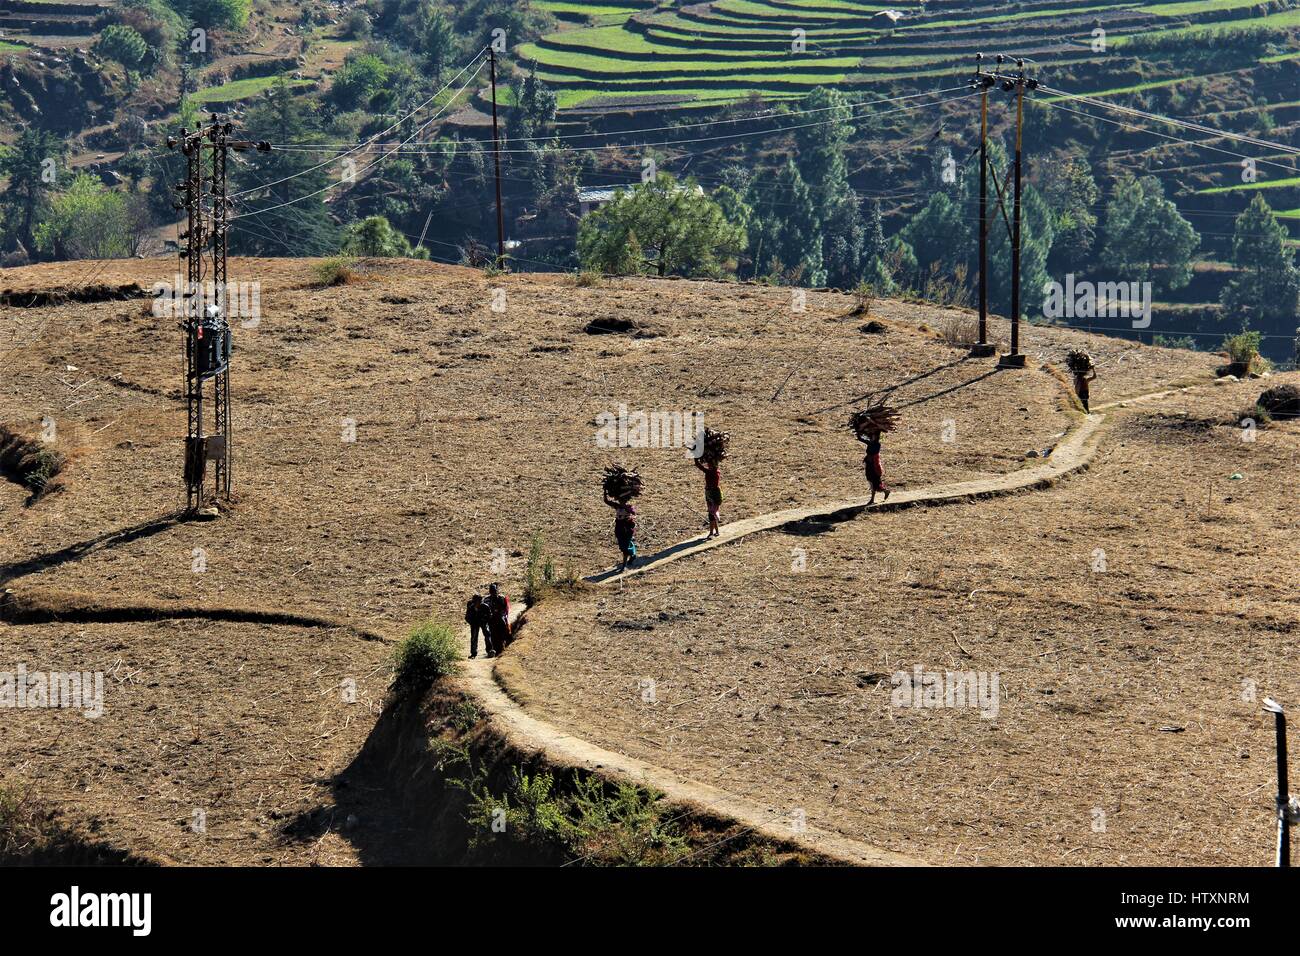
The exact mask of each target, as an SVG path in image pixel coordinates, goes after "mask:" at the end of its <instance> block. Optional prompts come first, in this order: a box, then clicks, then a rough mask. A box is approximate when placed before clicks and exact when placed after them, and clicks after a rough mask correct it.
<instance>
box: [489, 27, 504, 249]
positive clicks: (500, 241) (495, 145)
mask: <svg viewBox="0 0 1300 956" xmlns="http://www.w3.org/2000/svg"><path fill="white" fill-rule="evenodd" d="M488 56H489V57H490V58H491V60H492V155H493V157H494V159H495V160H496V169H497V268H498V269H504V268H505V263H506V221H505V217H504V216H503V215H502V212H501V139H500V137H499V136H498V134H497V51H496V47H489V48H488Z"/></svg>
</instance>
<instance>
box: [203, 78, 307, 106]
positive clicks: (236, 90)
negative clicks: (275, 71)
mask: <svg viewBox="0 0 1300 956" xmlns="http://www.w3.org/2000/svg"><path fill="white" fill-rule="evenodd" d="M278 79H279V77H278V76H250V77H248V78H247V79H243V80H231V81H230V82H229V83H223V84H221V85H220V86H209V87H206V88H205V89H202V90H199V91H198V92H197V93H195V94H194V95H193V96H192V97H191V99H192V100H193V101H194V102H195V103H233V102H235V101H236V100H246V99H249V98H250V97H253V96H257V95H258V94H259V93H261V92H262V91H264V90H268V89H270V88H271V85H272V84H273V83H275V81H276V80H278ZM289 85H290V86H295V87H297V86H312V85H313V82H312V81H311V80H290V81H289Z"/></svg>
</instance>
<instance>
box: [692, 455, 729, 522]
mask: <svg viewBox="0 0 1300 956" xmlns="http://www.w3.org/2000/svg"><path fill="white" fill-rule="evenodd" d="M695 467H696V468H698V469H700V471H702V472H704V504H705V505H706V506H707V507H708V509H709V537H710V538H714V537H717V536H718V535H719V534H721V533H722V532H721V531H720V530H719V529H718V509H719V508H721V507H722V472H721V471H720V470H719V469H718V463H717V462H716V461H705V460H704V459H703V458H696V459H695Z"/></svg>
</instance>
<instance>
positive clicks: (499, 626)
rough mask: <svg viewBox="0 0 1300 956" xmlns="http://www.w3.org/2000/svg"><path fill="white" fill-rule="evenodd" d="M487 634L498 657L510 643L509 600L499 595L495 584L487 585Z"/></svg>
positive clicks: (499, 592)
mask: <svg viewBox="0 0 1300 956" xmlns="http://www.w3.org/2000/svg"><path fill="white" fill-rule="evenodd" d="M486 603H487V610H488V633H489V634H490V635H491V637H492V650H493V651H494V652H495V653H496V655H497V656H498V657H500V656H501V652H502V651H504V650H505V649H506V645H507V644H509V643H510V598H508V597H506V596H505V595H504V594H502V593H501V591H500V589H499V588H498V587H497V586H496V585H495V584H490V585H488V597H487V602H486Z"/></svg>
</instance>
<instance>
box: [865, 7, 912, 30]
mask: <svg viewBox="0 0 1300 956" xmlns="http://www.w3.org/2000/svg"><path fill="white" fill-rule="evenodd" d="M905 16H906V14H904V13H902V12H901V11H899V10H881V11H880V12H879V13H876V14H874V15H873V16H872V17H871V19H870V20H869V21H868V22H869V23H870V24H871V25H872V26H873V27H879V28H881V29H889V28H890V27H892V26H895V25H897V23H898V21H899V20H902V19H904V17H905Z"/></svg>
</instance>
